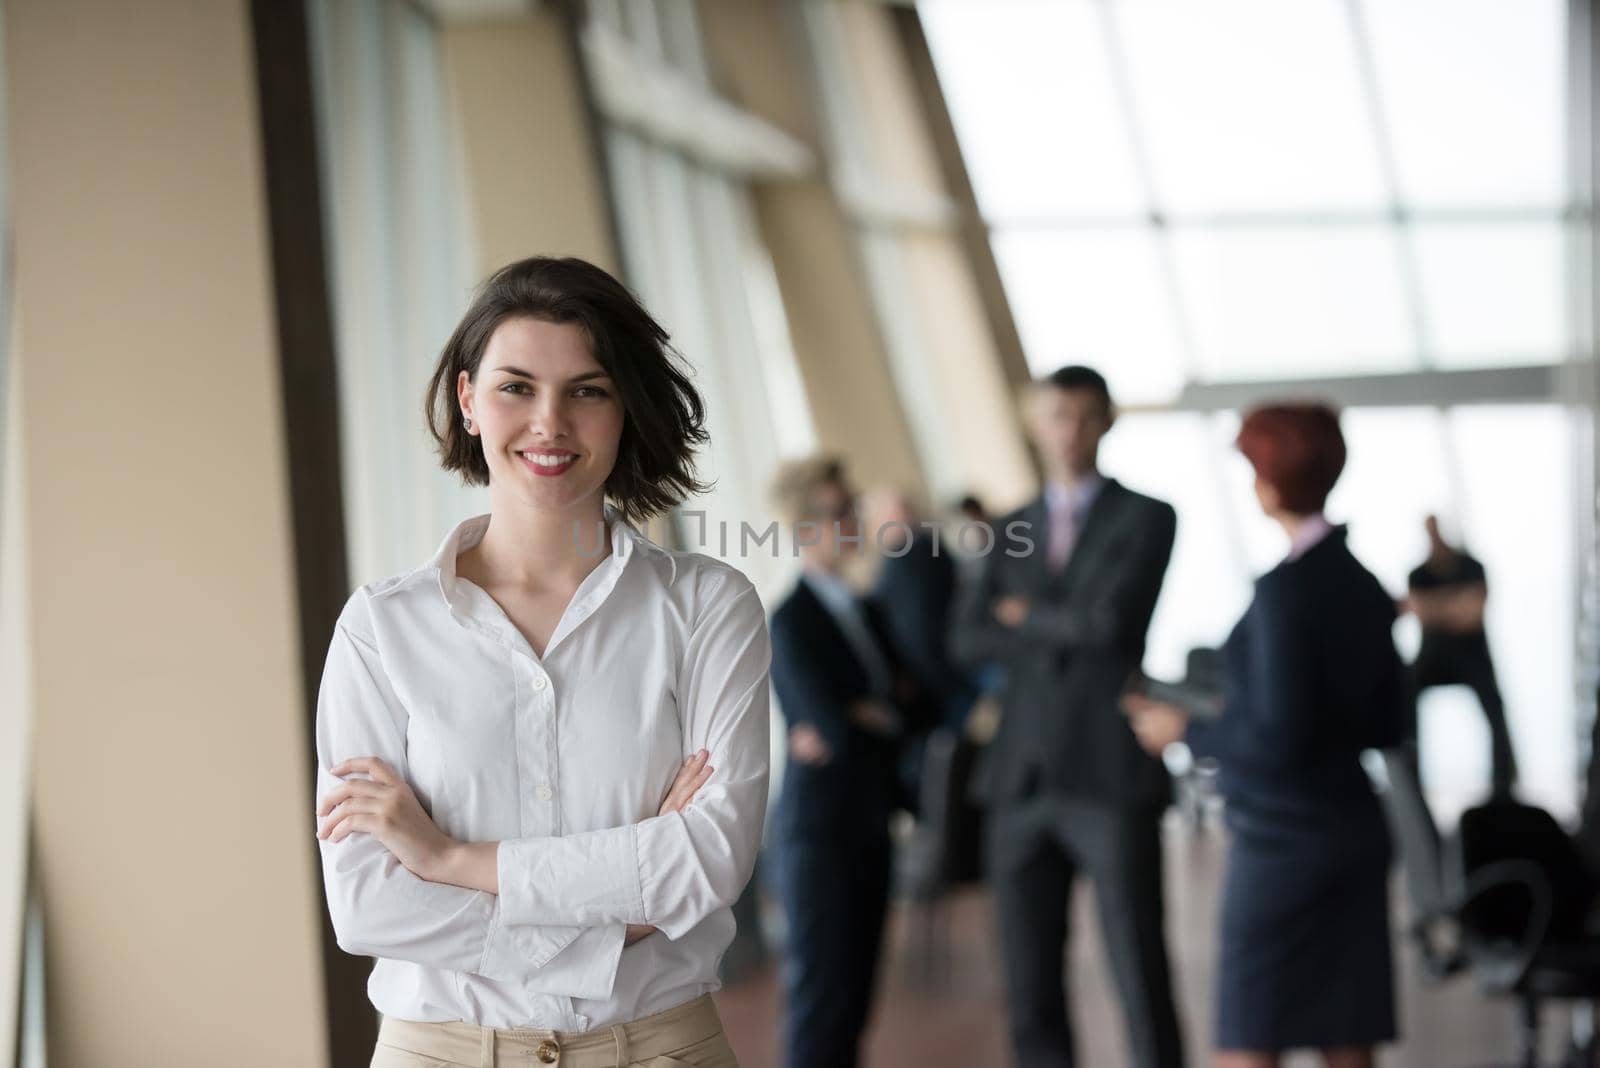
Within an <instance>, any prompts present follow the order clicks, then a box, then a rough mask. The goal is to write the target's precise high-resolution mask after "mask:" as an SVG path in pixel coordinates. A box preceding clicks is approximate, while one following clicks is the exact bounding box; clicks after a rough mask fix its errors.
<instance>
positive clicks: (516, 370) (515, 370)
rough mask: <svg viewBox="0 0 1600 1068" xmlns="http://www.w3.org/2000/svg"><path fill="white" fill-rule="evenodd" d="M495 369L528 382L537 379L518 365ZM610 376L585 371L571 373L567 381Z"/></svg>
mask: <svg viewBox="0 0 1600 1068" xmlns="http://www.w3.org/2000/svg"><path fill="white" fill-rule="evenodd" d="M495 370H496V371H503V372H504V373H506V374H508V375H516V376H517V377H518V378H526V379H527V380H528V381H530V382H537V381H538V380H539V379H538V378H537V377H536V376H534V375H531V374H529V373H528V372H527V371H524V370H523V369H522V368H520V367H496V368H495ZM610 377H611V376H610V375H608V374H606V373H605V372H604V371H585V372H584V373H583V374H581V375H573V376H572V377H571V378H569V379H567V381H568V382H587V381H589V380H590V379H591V378H610Z"/></svg>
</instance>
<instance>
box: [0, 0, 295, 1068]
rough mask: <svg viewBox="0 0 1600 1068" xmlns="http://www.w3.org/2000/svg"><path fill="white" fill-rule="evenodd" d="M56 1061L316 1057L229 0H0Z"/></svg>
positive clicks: (279, 519) (259, 237)
mask: <svg viewBox="0 0 1600 1068" xmlns="http://www.w3.org/2000/svg"><path fill="white" fill-rule="evenodd" d="M5 18H6V26H5V38H6V40H5V45H6V48H5V56H4V67H5V72H6V76H7V78H8V82H9V84H8V87H7V98H8V99H7V102H8V108H9V116H8V119H9V137H10V152H9V153H8V154H9V156H10V158H11V160H12V161H13V166H14V170H13V175H14V186H13V203H12V211H13V219H14V224H15V236H16V250H17V291H18V297H19V300H20V305H21V329H20V341H19V347H18V353H17V355H18V356H19V357H20V359H21V360H22V361H23V365H24V368H25V374H24V375H23V378H22V382H23V387H22V388H23V391H24V392H23V395H22V397H21V404H20V407H21V409H22V419H23V424H24V425H23V437H24V453H23V456H24V460H25V464H26V479H25V492H26V495H25V500H24V523H25V527H26V530H25V541H26V547H27V554H28V558H27V561H26V571H27V582H28V584H29V586H30V588H31V600H30V606H29V607H30V622H31V628H32V638H33V652H34V676H33V686H34V693H35V699H36V709H37V720H36V722H35V726H34V737H35V763H34V776H35V793H34V798H35V811H36V815H37V821H38V823H37V826H38V832H39V849H40V860H41V864H42V869H43V871H42V874H43V884H44V893H45V902H46V909H47V915H46V923H47V926H48V933H47V966H48V968H49V990H48V996H49V1002H50V1013H51V1017H50V1034H49V1043H50V1060H51V1063H52V1065H60V1066H66V1068H73V1066H77V1065H84V1066H95V1065H113V1064H118V1065H120V1064H159V1065H163V1066H179V1065H207V1066H209V1065H216V1064H223V1063H226V1064H230V1065H254V1064H259V1065H281V1064H293V1065H313V1066H315V1065H319V1064H322V1063H323V1062H324V1052H323V1050H324V1045H325V1043H324V1038H323V1029H324V1023H323V1013H322V991H321V972H320V968H319V966H318V960H319V953H320V940H319V934H318V927H317V911H316V910H317V898H316V895H317V894H318V892H319V889H318V881H317V875H316V871H315V868H314V852H313V841H312V834H313V817H312V813H311V796H310V790H311V787H310V780H309V778H308V773H307V760H308V752H309V746H308V741H307V738H306V736H305V710H304V709H303V708H302V704H301V696H300V688H299V684H298V680H299V677H300V666H299V664H298V662H297V654H296V652H295V627H296V622H295V620H296V615H295V603H294V594H293V584H292V571H291V568H292V561H291V543H290V537H289V502H288V496H287V489H286V485H285V474H284V462H283V453H284V442H283V430H282V415H281V411H280V399H279V392H278V360H277V353H276V348H275V338H274V327H273V319H272V315H273V312H272V293H271V288H270V278H269V271H268V249H267V234H266V229H265V222H264V209H263V205H262V187H263V179H262V167H261V159H260V145H259V135H258V120H257V115H256V102H255V90H254V69H253V61H252V55H251V43H250V29H249V27H250V20H249V10H248V5H246V4H245V3H244V2H243V0H208V2H206V3H193V2H188V0H145V2H142V3H138V4H130V3H126V2H125V0H14V2H11V3H8V4H7V5H6V12H5Z"/></svg>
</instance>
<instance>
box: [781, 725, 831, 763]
mask: <svg viewBox="0 0 1600 1068" xmlns="http://www.w3.org/2000/svg"><path fill="white" fill-rule="evenodd" d="M789 759H790V760H793V761H796V762H798V763H801V764H810V765H812V766H813V767H821V766H822V765H823V764H826V763H827V762H828V761H830V760H832V759H833V750H832V749H831V748H829V746H828V742H827V740H826V739H825V738H823V737H822V732H821V731H819V730H817V728H815V727H813V726H812V725H811V724H809V723H796V724H795V725H794V726H793V727H790V728H789Z"/></svg>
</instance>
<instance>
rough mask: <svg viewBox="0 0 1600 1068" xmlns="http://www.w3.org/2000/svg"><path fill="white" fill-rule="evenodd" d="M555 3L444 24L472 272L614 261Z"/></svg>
mask: <svg viewBox="0 0 1600 1068" xmlns="http://www.w3.org/2000/svg"><path fill="white" fill-rule="evenodd" d="M558 8H559V5H557V4H540V5H539V6H538V7H537V8H535V10H534V13H533V14H531V15H525V16H521V17H517V18H507V19H502V20H496V21H494V22H489V23H483V22H476V23H466V24H461V25H446V26H444V27H443V28H442V29H441V32H440V40H441V42H442V44H443V53H444V61H445V74H446V77H447V78H448V79H449V83H450V90H451V95H452V97H453V98H454V102H455V113H456V121H457V124H458V126H457V128H458V130H459V131H460V137H461V141H462V149H463V164H464V167H465V171H466V178H467V181H466V190H467V197H468V201H469V204H470V208H471V214H472V221H473V231H474V235H475V238H476V246H475V247H476V251H477V263H478V274H479V275H480V276H486V275H488V274H490V273H491V272H492V271H494V270H496V269H497V268H500V267H503V266H505V265H506V264H507V263H510V262H512V261H514V260H519V259H522V258H523V257H526V256H533V255H562V256H579V257H582V258H583V259H586V260H589V261H590V262H591V263H595V264H598V265H599V266H601V267H604V268H606V269H607V270H609V271H612V272H615V271H616V270H617V268H618V263H617V254H616V249H615V247H614V244H613V237H612V234H611V224H610V220H609V218H608V216H607V208H606V192H605V182H604V180H603V178H602V176H601V174H600V173H599V158H598V156H597V155H596V151H595V148H594V142H593V139H592V137H593V134H592V131H591V130H590V128H589V116H588V114H587V112H586V109H585V105H584V95H583V86H582V82H581V75H580V72H579V70H578V66H577V60H576V58H575V57H574V56H573V54H572V48H571V42H570V41H569V39H568V38H569V35H568V32H567V26H566V18H565V16H564V15H563V14H562V13H561V12H560V11H559V10H558Z"/></svg>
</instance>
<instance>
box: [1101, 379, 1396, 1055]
mask: <svg viewBox="0 0 1600 1068" xmlns="http://www.w3.org/2000/svg"><path fill="white" fill-rule="evenodd" d="M1238 448H1239V450H1240V452H1242V453H1243V454H1244V456H1245V458H1246V459H1247V460H1248V461H1249V462H1250V464H1251V466H1252V467H1253V468H1254V470H1255V476H1256V480H1255V492H1256V497H1257V500H1258V501H1259V502H1260V504H1261V508H1262V511H1264V512H1265V513H1266V514H1267V515H1268V516H1269V517H1271V518H1272V519H1273V520H1275V521H1276V522H1277V523H1278V524H1279V525H1280V526H1282V527H1283V530H1284V532H1285V533H1286V534H1287V535H1288V538H1289V553H1288V556H1287V558H1286V559H1285V560H1284V561H1283V562H1282V563H1280V564H1279V565H1278V566H1277V567H1275V568H1273V569H1272V570H1271V571H1269V572H1267V573H1266V574H1265V575H1263V576H1262V577H1261V578H1260V579H1259V580H1258V581H1257V582H1256V589H1255V597H1254V599H1253V600H1252V601H1251V603H1250V606H1249V608H1248V609H1247V610H1246V611H1245V614H1244V616H1243V618H1241V619H1240V620H1239V622H1238V625H1237V626H1235V627H1234V629H1233V632H1232V634H1231V635H1230V636H1229V638H1228V641H1227V643H1226V645H1225V646H1224V647H1223V654H1222V655H1223V665H1224V676H1225V681H1224V686H1223V694H1222V700H1221V704H1220V714H1218V715H1216V716H1214V717H1212V718H1204V717H1201V716H1198V715H1191V714H1190V713H1189V712H1187V711H1185V710H1184V709H1182V708H1180V707H1178V706H1176V705H1172V704H1165V703H1162V702H1160V701H1156V700H1153V699H1151V698H1150V697H1148V696H1144V695H1141V694H1137V693H1133V694H1129V695H1128V696H1126V697H1125V698H1124V706H1125V708H1126V710H1127V712H1128V715H1129V717H1130V719H1131V721H1132V723H1133V725H1134V729H1135V731H1136V732H1137V733H1138V735H1139V739H1140V741H1141V742H1142V743H1143V744H1144V745H1145V746H1146V748H1147V749H1148V750H1149V751H1150V753H1151V754H1152V755H1155V754H1159V753H1160V752H1161V751H1162V750H1163V749H1164V748H1165V747H1166V746H1168V745H1170V744H1172V743H1173V742H1176V741H1179V740H1183V741H1185V742H1187V743H1188V745H1189V748H1190V749H1191V750H1192V751H1193V752H1194V754H1195V755H1196V756H1212V757H1216V758H1217V759H1218V760H1219V761H1220V762H1221V772H1220V779H1219V783H1220V787H1221V790H1222V793H1223V796H1224V797H1225V799H1226V801H1227V809H1226V819H1227V824H1228V827H1229V830H1230V831H1231V844H1230V848H1229V851H1228V860H1227V874H1226V877H1225V880H1224V887H1223V900H1222V914H1221V935H1220V938H1219V951H1218V952H1219V960H1218V964H1217V979H1216V990H1217V1004H1216V1046H1217V1052H1216V1054H1215V1058H1214V1062H1213V1063H1214V1064H1215V1065H1216V1066H1217V1068H1276V1066H1277V1065H1278V1064H1279V1063H1280V1059H1281V1056H1282V1054H1283V1053H1284V1052H1285V1051H1287V1050H1290V1049H1297V1048H1314V1049H1317V1050H1320V1051H1321V1054H1322V1057H1323V1060H1324V1061H1325V1062H1326V1064H1327V1065H1328V1068H1371V1066H1372V1065H1373V1064H1374V1063H1375V1062H1374V1054H1373V1049H1374V1047H1375V1046H1376V1045H1378V1044H1379V1043H1382V1042H1387V1041H1390V1040H1392V1039H1393V1038H1394V1037H1395V1035H1396V1027H1395V1011H1394V979H1393V967H1392V962H1391V959H1390V938H1389V908H1388V886H1387V877H1388V869H1389V857H1390V845H1389V832H1388V827H1387V825H1386V823H1385V821H1384V815H1383V812H1382V810H1381V809H1380V808H1379V804H1378V799H1377V797H1376V795H1375V794H1374V793H1373V789H1372V785H1371V783H1370V781H1369V780H1368V778H1367V775H1366V773H1365V771H1364V770H1363V769H1362V766H1361V759H1360V758H1361V753H1362V751H1363V750H1366V749H1373V748H1390V747H1392V746H1394V745H1395V744H1396V743H1397V742H1398V741H1399V740H1400V738H1401V734H1402V717H1403V703H1404V684H1403V681H1402V675H1401V665H1400V658H1399V656H1398V654H1397V653H1396V652H1395V647H1394V640H1393V637H1392V635H1391V627H1392V626H1393V623H1394V620H1395V608H1394V602H1393V601H1392V600H1391V599H1390V597H1389V595H1388V594H1387V593H1386V592H1385V591H1384V589H1383V588H1382V586H1380V585H1379V583H1378V581H1377V579H1375V578H1373V576H1372V574H1371V573H1370V572H1368V571H1367V569H1366V568H1365V567H1363V566H1362V565H1361V563H1360V561H1358V560H1357V559H1356V558H1355V557H1354V556H1353V555H1351V553H1350V549H1349V547H1348V545H1347V544H1346V538H1345V528H1344V527H1342V526H1337V527H1336V526H1333V525H1331V524H1330V523H1329V522H1328V521H1327V519H1326V518H1324V516H1323V513H1322V510H1323V505H1324V502H1325V501H1326V500H1327V496H1328V493H1329V491H1330V490H1332V489H1333V485H1334V483H1335V481H1337V479H1338V477H1339V473H1340V472H1341V471H1342V470H1343V468H1344V461H1345V443H1344V436H1343V434H1342V433H1341V432H1340V429H1339V418H1338V415H1337V413H1335V412H1334V411H1333V410H1332V409H1330V408H1328V407H1326V406H1323V405H1320V404H1292V405H1271V406H1266V407H1262V408H1258V409H1256V410H1255V411H1253V412H1250V413H1249V414H1248V415H1247V416H1246V417H1245V419H1244V422H1243V425H1242V426H1241V428H1240V430H1239V436H1238Z"/></svg>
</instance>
